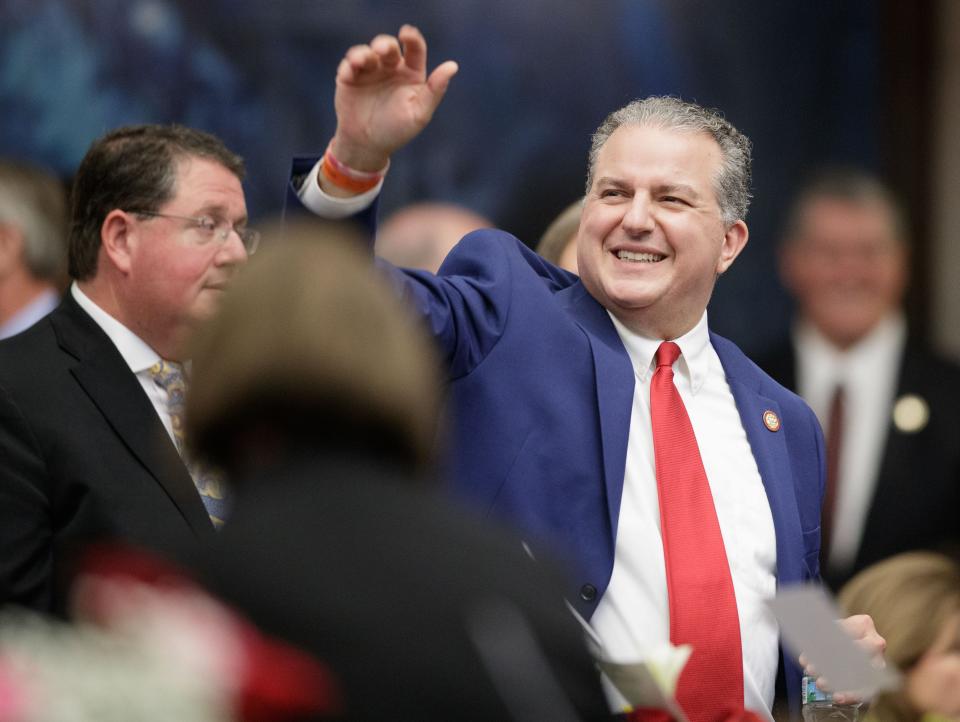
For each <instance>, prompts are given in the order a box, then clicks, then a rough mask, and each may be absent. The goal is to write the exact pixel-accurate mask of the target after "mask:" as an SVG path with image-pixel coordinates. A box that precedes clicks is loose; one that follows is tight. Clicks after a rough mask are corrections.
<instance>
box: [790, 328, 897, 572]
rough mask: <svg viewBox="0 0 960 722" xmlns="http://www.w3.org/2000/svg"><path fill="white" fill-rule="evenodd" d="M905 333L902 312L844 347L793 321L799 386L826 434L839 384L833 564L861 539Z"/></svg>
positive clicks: (842, 562) (848, 561)
mask: <svg viewBox="0 0 960 722" xmlns="http://www.w3.org/2000/svg"><path fill="white" fill-rule="evenodd" d="M906 338H907V323H906V321H905V320H904V318H903V314H902V313H899V312H898V313H894V314H891V315H890V316H888V317H887V318H885V319H883V320H882V321H881V322H880V323H878V324H877V326H876V328H874V329H873V330H872V331H871V332H870V333H869V334H867V336H865V337H864V338H863V339H862V340H860V341H859V342H858V343H857V344H856V345H854V346H852V347H850V348H849V349H847V350H846V351H841V350H839V349H838V348H836V347H835V346H834V345H833V344H831V343H830V342H829V341H828V340H827V339H826V338H825V337H824V336H823V335H822V334H821V333H820V332H819V331H817V330H816V329H815V328H814V327H813V326H812V325H811V324H808V323H803V322H801V323H800V324H798V325H797V327H796V329H795V330H794V348H795V349H796V356H797V389H798V391H799V393H800V395H801V396H802V397H803V398H804V399H805V400H806V402H807V403H808V404H810V408H812V409H813V411H814V413H815V414H816V415H817V418H819V419H820V424H821V426H823V427H824V430H825V431H826V430H827V429H826V425H827V423H828V419H829V415H830V402H831V400H832V399H833V392H834V389H835V388H836V387H837V385H838V384H843V388H844V414H843V430H842V439H843V441H842V444H841V451H840V459H839V471H838V474H839V484H838V488H837V496H836V506H835V507H834V513H833V529H832V530H831V536H830V550H829V551H830V553H829V556H828V559H829V564H830V568H831V569H837V570H843V569H846V568H849V567H850V566H851V565H852V564H853V562H854V561H855V559H856V555H857V551H858V550H859V549H860V538H861V536H862V535H863V527H864V523H865V522H866V518H867V512H868V511H869V509H870V501H871V499H872V498H873V493H874V490H875V488H876V485H877V475H878V473H879V471H880V463H881V460H882V456H883V449H884V444H885V443H886V438H887V433H888V431H889V428H890V414H891V410H892V409H893V401H894V395H895V394H896V391H897V374H898V373H899V371H900V358H901V357H902V355H903V345H904V343H906Z"/></svg>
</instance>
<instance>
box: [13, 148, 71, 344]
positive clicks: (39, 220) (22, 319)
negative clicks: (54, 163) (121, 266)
mask: <svg viewBox="0 0 960 722" xmlns="http://www.w3.org/2000/svg"><path fill="white" fill-rule="evenodd" d="M66 271H67V198H66V193H65V192H64V190H63V187H62V185H61V184H60V181H59V179H57V178H56V177H54V176H53V175H51V174H50V173H47V172H46V171H44V170H41V169H40V168H36V167H33V166H29V165H25V164H22V163H14V162H12V161H5V160H0V339H3V338H7V337H8V336H13V335H14V334H17V333H20V332H21V331H23V330H25V329H27V328H30V326H32V325H33V324H35V323H36V322H37V321H39V320H40V319H41V318H43V317H44V316H46V315H47V314H48V313H50V312H51V311H52V310H53V309H54V308H56V306H57V304H58V303H60V291H61V288H62V284H63V282H64V280H65V278H66Z"/></svg>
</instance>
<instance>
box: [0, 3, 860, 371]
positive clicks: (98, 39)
mask: <svg viewBox="0 0 960 722" xmlns="http://www.w3.org/2000/svg"><path fill="white" fill-rule="evenodd" d="M403 22H412V23H415V24H417V25H419V27H420V28H421V29H422V30H423V31H424V34H425V35H426V36H427V40H428V42H429V43H430V56H431V57H430V65H431V67H432V66H434V65H436V63H438V62H440V61H441V60H445V59H447V58H453V59H455V60H457V61H458V62H459V63H460V67H461V71H460V74H459V75H458V76H457V77H456V78H455V81H454V84H453V85H452V86H451V89H450V91H449V93H448V96H447V98H446V100H445V101H444V104H443V106H442V107H441V109H440V110H439V112H438V114H437V116H436V117H435V119H434V122H433V124H432V125H431V127H430V128H429V129H428V130H427V131H426V132H425V134H424V135H423V136H421V137H420V138H418V139H417V140H416V141H415V142H414V143H413V144H412V145H411V146H410V147H408V148H407V149H405V150H404V151H402V152H401V153H400V154H398V156H397V157H396V158H395V159H394V163H393V167H392V170H391V173H390V179H389V182H388V187H387V191H386V192H385V195H384V205H383V207H384V210H385V211H389V210H390V209H392V208H394V207H396V206H398V205H401V204H403V203H406V202H409V201H413V200H419V199H425V198H430V199H442V200H452V201H457V202H461V203H464V204H466V205H469V206H471V207H473V208H475V209H476V210H478V211H480V212H481V213H484V214H486V215H488V216H490V217H492V218H493V219H494V220H496V221H497V223H498V224H499V225H500V226H502V227H504V228H506V229H507V230H509V231H512V232H514V233H516V234H517V235H518V236H520V237H521V238H522V239H523V240H525V241H526V242H528V243H531V244H532V243H535V241H536V239H537V238H538V237H539V234H540V232H541V231H542V230H543V228H544V227H545V226H546V224H547V223H548V222H549V220H550V219H551V218H552V217H553V215H554V214H556V213H557V212H558V211H559V210H560V209H562V208H563V207H564V206H565V205H566V204H567V203H569V202H570V201H571V200H573V199H574V198H576V197H577V196H578V195H579V194H581V193H582V192H583V179H584V169H585V162H586V152H587V147H588V144H589V136H590V133H591V132H592V131H593V129H594V128H595V127H596V126H597V125H598V124H599V122H600V121H601V120H602V118H603V117H604V115H606V113H607V112H609V111H610V110H613V109H614V108H616V107H618V106H620V105H622V104H624V103H625V102H627V101H629V100H631V99H633V98H635V97H638V96H642V95H648V94H651V93H670V94H675V95H679V96H682V97H684V98H687V99H691V100H696V101H698V102H700V103H702V104H705V105H710V106H714V107H718V108H721V109H722V110H723V111H724V113H725V114H726V116H727V117H728V118H730V119H731V120H732V121H733V122H734V124H736V125H737V126H738V127H740V128H741V129H742V130H744V131H745V132H746V133H747V134H748V135H749V136H750V137H751V138H752V139H753V141H754V144H755V167H754V194H755V200H754V203H753V207H752V210H751V214H750V216H749V218H748V222H749V225H750V228H751V243H750V246H749V247H748V249H747V251H746V253H745V254H744V255H743V256H741V258H740V260H738V262H737V264H736V265H735V266H734V267H733V269H732V270H731V271H730V272H729V273H728V274H727V275H726V276H725V277H724V278H723V279H722V280H721V282H720V284H719V285H718V287H717V292H716V294H715V297H714V300H713V302H712V304H711V311H710V313H711V319H712V322H713V325H714V327H715V328H716V330H718V331H719V332H720V333H723V334H725V335H728V336H731V337H732V338H733V339H734V340H735V341H737V342H738V343H740V344H741V345H742V346H743V347H744V348H745V349H746V350H747V351H748V352H751V351H757V350H759V349H761V348H763V347H764V346H766V345H767V344H769V343H771V342H772V341H773V340H775V339H776V338H778V337H779V336H781V335H782V334H783V333H784V330H785V327H786V323H787V318H788V313H789V307H788V302H787V300H786V296H785V294H784V293H783V291H782V290H781V289H780V287H779V284H778V282H777V279H776V269H775V263H774V246H775V241H776V234H777V231H778V227H779V224H780V223H781V220H782V215H783V212H784V206H785V204H786V202H787V200H788V198H789V194H790V192H791V191H792V189H793V188H794V187H795V185H796V184H797V182H798V181H799V179H800V176H801V174H802V173H803V172H804V171H805V170H806V169H807V168H809V167H810V166H811V165H814V164H816V163H819V162H823V161H842V162H854V163H860V164H863V165H865V166H866V167H868V168H872V169H876V167H877V165H878V156H879V148H878V136H879V131H878V127H877V117H878V114H879V77H878V76H879V69H878V66H879V58H878V50H877V46H878V42H879V41H878V35H879V27H878V24H879V18H878V16H877V10H876V7H875V3H873V2H871V0H845V1H844V2H831V1H829V0H823V1H822V2H814V1H811V0H808V1H803V0H796V1H795V2H778V3H773V2H769V0H567V1H566V2H559V1H556V0H522V2H516V0H509V1H508V0H484V1H483V2H480V1H479V0H477V1H472V0H464V1H463V2H455V1H454V0H420V1H418V2H387V1H386V0H275V1H273V2H262V1H258V0H205V1H204V2H197V1H196V0H0V108H2V109H3V112H2V113H0V154H3V155H8V156H15V157H21V158H28V159H32V160H35V161H40V162H43V163H46V164H47V165H50V166H52V167H53V168H55V169H56V170H57V171H59V172H60V173H62V174H63V175H65V176H67V175H69V174H70V173H71V172H72V170H73V169H74V168H75V167H76V164H77V163H78V161H79V160H80V158H81V157H82V155H83V153H84V152H85V150H86V148H87V146H88V145H89V143H90V142H91V140H93V139H94V138H95V137H96V136H98V135H100V134H101V133H103V132H104V131H106V130H107V129H110V128H112V127H114V126H117V125H121V124H124V123H134V122H172V121H176V122H181V123H186V124H189V125H194V126H197V127H200V128H204V129H206V130H210V131H212V132H214V133H216V134H218V135H220V136H221V137H222V138H224V139H225V140H226V142H227V144H228V145H229V146H230V147H231V148H232V149H234V150H236V151H237V152H239V153H241V154H242V155H243V156H244V157H245V158H246V159H247V163H248V169H249V174H248V182H247V184H246V189H247V195H248V203H249V206H250V210H251V213H252V215H253V217H254V219H256V218H258V217H261V218H262V217H266V216H268V215H271V214H274V213H276V212H277V211H278V210H279V207H280V203H281V200H282V191H283V186H284V182H285V178H286V174H287V168H288V159H289V157H290V156H291V155H292V154H295V153H316V152H319V151H322V149H323V147H324V144H325V143H326V141H327V139H328V138H329V136H330V134H331V133H332V131H333V124H334V117H333V110H332V94H333V77H334V72H335V69H336V66H337V63H338V62H339V59H340V58H341V56H342V54H343V52H344V51H345V50H346V48H347V47H349V46H350V45H352V44H355V43H358V42H365V41H367V40H369V39H370V38H371V37H373V35H375V34H376V33H378V32H396V30H397V29H398V28H399V26H400V24H401V23H403Z"/></svg>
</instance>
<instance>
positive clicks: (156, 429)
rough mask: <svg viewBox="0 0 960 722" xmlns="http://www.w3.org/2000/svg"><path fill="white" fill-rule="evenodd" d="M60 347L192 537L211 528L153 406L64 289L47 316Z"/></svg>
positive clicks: (87, 390)
mask: <svg viewBox="0 0 960 722" xmlns="http://www.w3.org/2000/svg"><path fill="white" fill-rule="evenodd" d="M51 322H52V323H53V325H54V328H55V331H56V334H57V339H58V342H59V343H60V346H61V348H63V349H64V351H66V352H67V353H69V354H70V355H72V356H74V357H75V358H76V359H77V364H76V366H74V367H73V369H72V373H73V376H74V378H75V379H76V380H77V383H78V384H80V386H81V387H82V388H83V390H84V391H85V392H86V394H87V395H88V396H89V397H90V399H91V401H93V403H94V404H95V405H96V406H97V408H98V409H99V410H100V412H101V413H102V414H103V416H104V418H105V419H106V420H107V422H108V423H109V424H110V426H111V428H112V429H113V430H114V432H115V433H116V434H117V436H118V437H119V438H120V439H121V440H122V441H123V443H124V444H125V445H126V446H127V448H128V449H129V450H130V452H131V453H132V454H133V456H134V457H136V458H137V460H138V461H139V462H140V463H141V464H142V465H143V466H144V468H145V469H146V470H147V471H148V472H149V474H150V475H151V476H152V477H153V478H154V479H155V480H156V481H157V483H159V484H160V485H161V486H162V487H163V488H164V490H165V491H166V492H167V495H168V496H169V497H170V499H171V500H172V501H173V503H174V504H175V505H176V506H177V508H178V509H179V510H180V513H181V514H182V515H183V517H184V518H185V519H186V521H187V523H188V524H189V525H190V527H191V528H192V529H193V530H194V532H195V533H196V534H197V535H198V536H203V535H207V534H212V533H213V526H212V524H211V523H210V519H209V517H208V516H207V513H206V511H205V509H204V507H203V501H202V500H201V499H200V495H199V494H198V493H197V490H196V487H195V486H194V484H193V480H192V479H191V478H190V475H189V473H187V470H186V467H185V466H184V465H183V462H182V461H181V460H180V457H179V454H178V453H177V451H176V448H175V447H174V445H173V442H172V441H170V437H169V436H168V434H167V432H166V429H164V428H163V424H162V422H161V421H160V418H159V417H158V416H157V413H156V410H155V409H154V408H153V405H152V404H151V403H150V400H149V399H148V398H147V396H146V394H145V393H144V392H143V387H141V386H140V382H139V381H138V380H137V377H136V376H135V375H134V374H133V373H131V371H130V368H129V366H127V364H126V362H125V361H124V360H123V357H122V356H121V355H120V353H119V352H118V351H117V349H116V347H115V346H114V345H113V342H111V341H110V339H109V337H108V336H107V335H106V334H105V333H104V332H103V330H102V329H101V328H100V327H99V326H97V324H96V323H95V322H94V321H93V319H91V318H90V317H89V315H87V313H86V312H85V311H84V310H83V309H81V308H80V306H79V305H77V303H76V301H74V299H73V298H72V297H71V295H70V294H69V293H67V297H66V299H65V300H64V303H63V305H62V306H61V308H60V312H59V313H56V314H54V315H52V316H51Z"/></svg>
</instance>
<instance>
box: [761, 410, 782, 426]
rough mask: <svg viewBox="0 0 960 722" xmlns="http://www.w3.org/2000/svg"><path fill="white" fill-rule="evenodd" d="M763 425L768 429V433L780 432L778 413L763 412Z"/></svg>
mask: <svg viewBox="0 0 960 722" xmlns="http://www.w3.org/2000/svg"><path fill="white" fill-rule="evenodd" d="M763 425H764V426H766V427H767V431H780V417H779V416H777V414H776V412H774V411H771V410H770V409H767V410H766V411H764V412H763Z"/></svg>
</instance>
